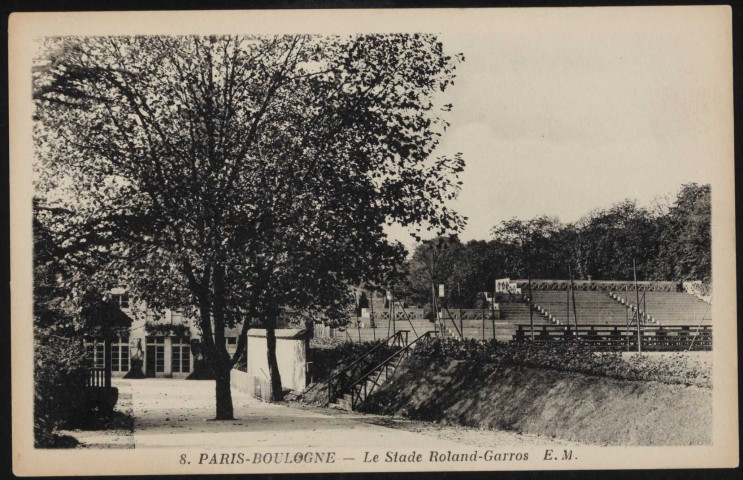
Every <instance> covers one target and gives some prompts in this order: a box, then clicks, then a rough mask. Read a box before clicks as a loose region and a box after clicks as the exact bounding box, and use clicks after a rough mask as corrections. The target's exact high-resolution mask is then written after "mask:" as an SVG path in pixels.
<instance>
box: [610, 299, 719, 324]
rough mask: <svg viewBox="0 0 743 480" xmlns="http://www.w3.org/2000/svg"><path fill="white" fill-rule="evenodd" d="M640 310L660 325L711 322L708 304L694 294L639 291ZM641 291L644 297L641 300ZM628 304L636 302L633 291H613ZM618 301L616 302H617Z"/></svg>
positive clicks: (710, 311) (632, 304)
mask: <svg viewBox="0 0 743 480" xmlns="http://www.w3.org/2000/svg"><path fill="white" fill-rule="evenodd" d="M639 293H640V295H639V296H640V310H642V311H645V314H646V315H649V316H650V317H652V318H653V319H655V320H657V323H658V324H660V325H699V324H700V322H701V324H702V325H709V324H711V323H712V308H711V307H710V304H709V303H707V302H705V301H704V300H701V299H699V298H697V297H695V296H694V295H691V294H688V293H681V292H639ZM643 293H644V294H645V298H644V301H643ZM614 295H616V296H617V297H619V298H622V299H624V300H625V302H626V303H629V305H631V306H634V305H635V304H636V303H637V296H636V295H635V292H614ZM617 303H618V302H617Z"/></svg>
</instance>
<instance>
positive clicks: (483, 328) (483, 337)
mask: <svg viewBox="0 0 743 480" xmlns="http://www.w3.org/2000/svg"><path fill="white" fill-rule="evenodd" d="M482 296H483V297H485V298H483V299H482V301H483V302H486V301H487V297H486V295H485V292H483V293H482ZM482 340H483V341H485V303H483V304H482Z"/></svg>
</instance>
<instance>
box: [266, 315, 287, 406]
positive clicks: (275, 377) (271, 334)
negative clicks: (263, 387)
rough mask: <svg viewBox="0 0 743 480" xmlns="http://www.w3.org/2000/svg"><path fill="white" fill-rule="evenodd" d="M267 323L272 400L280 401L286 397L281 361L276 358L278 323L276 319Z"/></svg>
mask: <svg viewBox="0 0 743 480" xmlns="http://www.w3.org/2000/svg"><path fill="white" fill-rule="evenodd" d="M267 323H269V324H267V325H266V353H267V355H268V373H269V375H270V376H271V400H274V401H280V400H282V399H283V398H284V395H283V392H282V389H281V374H280V373H279V362H278V361H277V360H276V325H275V323H274V320H271V321H270V322H267Z"/></svg>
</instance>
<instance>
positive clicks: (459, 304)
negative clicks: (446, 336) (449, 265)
mask: <svg viewBox="0 0 743 480" xmlns="http://www.w3.org/2000/svg"><path fill="white" fill-rule="evenodd" d="M457 310H459V331H460V332H462V339H463V340H464V326H463V324H462V288H461V286H460V285H459V279H458V278H457Z"/></svg>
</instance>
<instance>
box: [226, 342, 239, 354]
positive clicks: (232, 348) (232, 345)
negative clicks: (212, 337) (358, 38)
mask: <svg viewBox="0 0 743 480" xmlns="http://www.w3.org/2000/svg"><path fill="white" fill-rule="evenodd" d="M226 340H227V353H229V354H230V356H232V355H234V354H235V350H237V337H227V338H226Z"/></svg>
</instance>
